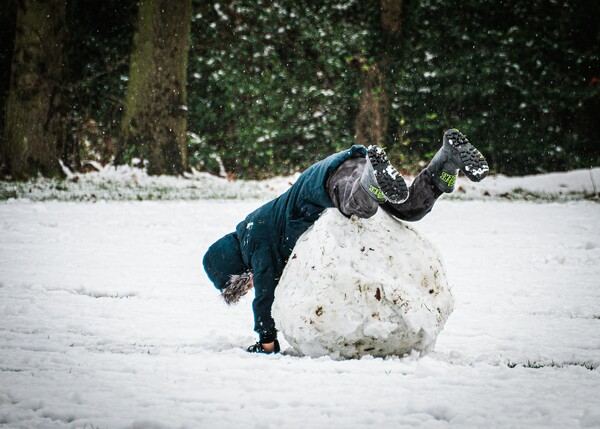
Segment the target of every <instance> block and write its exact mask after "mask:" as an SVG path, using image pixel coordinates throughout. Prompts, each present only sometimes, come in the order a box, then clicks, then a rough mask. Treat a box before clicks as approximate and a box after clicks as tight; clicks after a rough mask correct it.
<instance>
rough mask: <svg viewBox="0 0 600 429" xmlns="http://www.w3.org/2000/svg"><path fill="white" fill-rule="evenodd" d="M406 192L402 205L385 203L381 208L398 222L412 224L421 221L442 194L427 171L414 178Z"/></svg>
mask: <svg viewBox="0 0 600 429" xmlns="http://www.w3.org/2000/svg"><path fill="white" fill-rule="evenodd" d="M408 192H409V193H408V199H407V200H406V201H404V202H403V203H401V204H393V203H390V202H387V201H386V202H385V203H383V204H382V205H381V208H382V209H384V210H385V211H386V212H388V213H389V214H391V215H392V216H394V217H397V218H398V219H400V220H404V221H409V222H414V221H417V220H421V219H423V217H424V216H425V215H426V214H428V213H429V212H430V211H431V209H432V208H433V205H434V204H435V202H436V201H437V199H438V198H439V197H440V196H441V195H442V194H443V192H442V191H441V190H440V189H439V188H438V187H437V186H436V185H435V183H434V181H433V178H432V177H431V174H430V173H429V171H428V170H427V169H425V170H423V171H421V173H420V174H419V175H418V176H417V177H415V180H413V182H412V184H411V185H410V188H409V190H408Z"/></svg>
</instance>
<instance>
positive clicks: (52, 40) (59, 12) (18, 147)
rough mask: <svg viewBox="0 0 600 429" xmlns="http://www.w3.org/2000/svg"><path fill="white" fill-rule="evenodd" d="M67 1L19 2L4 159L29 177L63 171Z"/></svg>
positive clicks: (18, 173) (16, 172)
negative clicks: (59, 147)
mask: <svg viewBox="0 0 600 429" xmlns="http://www.w3.org/2000/svg"><path fill="white" fill-rule="evenodd" d="M64 28H65V0H45V1H42V0H39V1H35V0H22V1H19V2H18V10H17V21H16V31H15V45H14V51H13V55H12V65H11V75H10V87H9V94H8V97H7V100H6V106H5V121H4V124H5V127H4V135H3V141H2V159H3V162H4V163H5V166H6V168H7V173H8V174H9V175H11V176H13V177H14V178H17V179H24V178H27V177H31V176H33V175H36V174H38V173H42V174H43V175H45V176H57V175H60V174H61V169H60V165H59V162H58V155H57V143H58V141H59V138H60V137H59V136H60V134H61V124H60V115H59V109H58V107H59V105H60V101H61V97H60V88H61V81H62V71H63V66H64V64H63V39H64V33H65V30H64Z"/></svg>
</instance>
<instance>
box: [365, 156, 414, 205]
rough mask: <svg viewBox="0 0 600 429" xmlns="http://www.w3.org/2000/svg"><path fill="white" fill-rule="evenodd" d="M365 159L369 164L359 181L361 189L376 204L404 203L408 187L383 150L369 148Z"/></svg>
mask: <svg viewBox="0 0 600 429" xmlns="http://www.w3.org/2000/svg"><path fill="white" fill-rule="evenodd" d="M367 157H368V158H367V159H368V161H369V162H367V164H366V165H365V173H364V174H363V178H362V180H361V185H363V188H364V189H365V190H366V191H367V192H369V194H370V195H371V196H372V197H373V198H374V199H375V200H376V201H378V202H384V201H389V202H390V203H393V204H400V203H402V202H404V201H406V199H407V198H408V186H406V182H405V181H404V178H403V177H402V175H400V173H399V172H398V170H396V169H395V168H394V166H393V165H392V164H391V163H390V161H389V160H388V158H387V156H386V155H385V152H384V151H383V149H382V148H380V147H379V146H375V145H373V146H369V148H368V149H367ZM373 178H374V180H373Z"/></svg>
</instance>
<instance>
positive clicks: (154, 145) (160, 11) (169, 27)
mask: <svg viewBox="0 0 600 429" xmlns="http://www.w3.org/2000/svg"><path fill="white" fill-rule="evenodd" d="M190 23H191V0H178V1H169V0H142V1H140V4H139V12H138V23H137V28H136V31H135V34H134V39H133V43H134V48H133V52H132V55H131V62H130V70H129V83H128V86H127V92H126V95H125V111H124V115H123V121H122V124H121V141H120V143H119V148H118V151H117V162H124V161H125V160H127V159H128V158H131V157H134V156H138V157H140V158H142V159H144V160H147V161H148V173H150V174H181V173H182V172H183V171H184V170H186V169H187V154H186V131H187V118H186V112H187V106H186V69H187V56H188V48H189V41H188V39H189V35H190Z"/></svg>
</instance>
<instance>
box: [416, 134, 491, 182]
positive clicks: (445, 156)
mask: <svg viewBox="0 0 600 429" xmlns="http://www.w3.org/2000/svg"><path fill="white" fill-rule="evenodd" d="M427 169H428V170H429V172H430V173H431V175H432V177H433V180H434V182H435V183H436V185H437V186H438V188H440V189H441V190H442V191H444V192H452V191H453V190H454V184H455V183H456V177H457V175H458V170H460V171H462V172H463V173H464V174H465V176H467V177H468V178H469V180H471V181H472V182H479V181H481V180H483V179H484V178H485V177H486V176H487V175H488V173H489V171H490V168H489V166H488V163H487V161H486V159H485V157H484V156H483V155H482V154H481V152H479V151H478V150H477V148H475V146H473V145H472V144H471V143H469V140H468V139H467V137H465V135H464V134H463V133H461V132H460V131H458V130H457V129H454V128H451V129H449V130H448V131H446V132H445V133H444V141H443V144H442V147H441V149H440V150H439V151H438V152H437V153H436V154H435V156H434V157H433V159H432V160H431V163H430V164H429V166H428V167H427Z"/></svg>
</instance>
